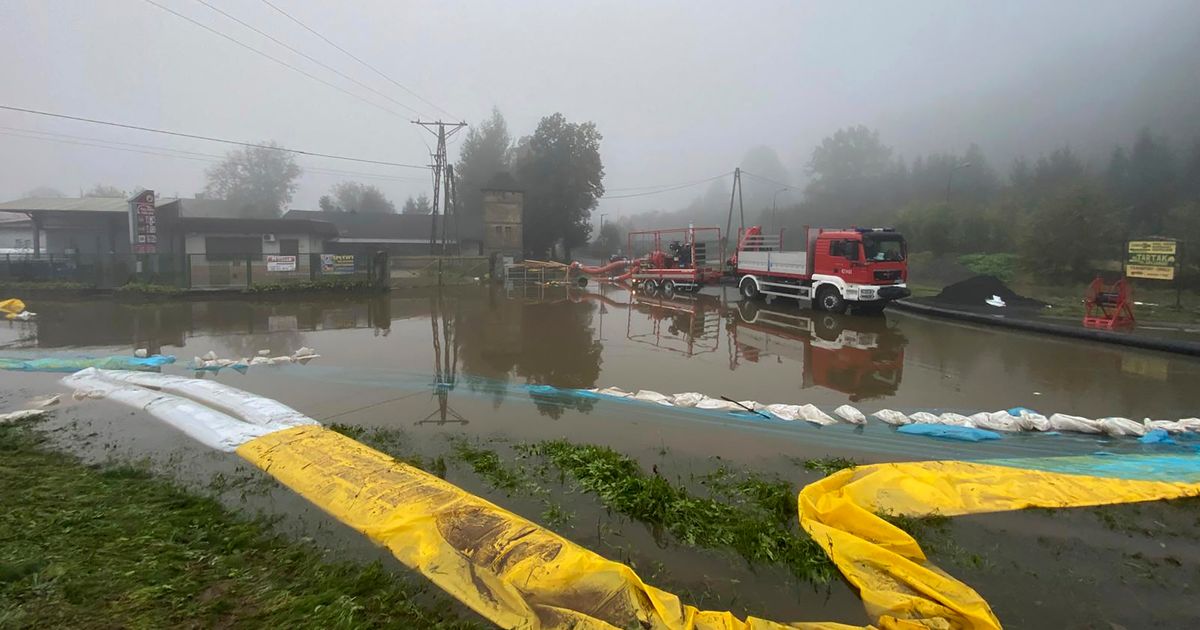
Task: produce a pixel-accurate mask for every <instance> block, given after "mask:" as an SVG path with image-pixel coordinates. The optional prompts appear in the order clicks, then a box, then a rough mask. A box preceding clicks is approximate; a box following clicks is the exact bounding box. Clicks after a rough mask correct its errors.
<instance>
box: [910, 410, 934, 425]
mask: <svg viewBox="0 0 1200 630" xmlns="http://www.w3.org/2000/svg"><path fill="white" fill-rule="evenodd" d="M908 419H909V420H911V421H912V422H915V423H917V424H940V423H941V420H942V419H941V418H939V417H937V416H935V415H933V414H931V413H929V412H928V411H918V412H916V413H913V414H909V416H908Z"/></svg>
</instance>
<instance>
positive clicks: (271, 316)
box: [0, 286, 1200, 627]
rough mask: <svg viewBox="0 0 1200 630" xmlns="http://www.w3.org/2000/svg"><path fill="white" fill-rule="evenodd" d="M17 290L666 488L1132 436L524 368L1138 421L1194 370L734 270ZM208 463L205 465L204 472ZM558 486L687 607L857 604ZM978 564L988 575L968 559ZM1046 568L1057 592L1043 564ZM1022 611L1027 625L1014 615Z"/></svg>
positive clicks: (167, 438)
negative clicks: (773, 407) (617, 397)
mask: <svg viewBox="0 0 1200 630" xmlns="http://www.w3.org/2000/svg"><path fill="white" fill-rule="evenodd" d="M30 310H33V311H35V312H38V313H39V316H38V319H37V320H36V321H35V322H8V323H4V324H0V356H4V357H17V356H24V357H35V356H36V357H44V356H104V355H109V354H123V355H127V354H131V353H132V351H133V350H135V349H138V348H146V349H148V350H149V351H150V352H152V353H153V352H161V353H163V354H173V355H176V356H177V357H178V358H179V363H178V364H177V365H176V366H172V367H170V368H168V370H167V371H170V372H172V373H188V372H187V371H186V370H185V369H184V368H183V367H182V364H185V363H187V362H188V361H189V360H190V359H191V358H192V357H193V356H198V355H202V354H204V353H206V352H208V351H210V350H211V351H213V352H215V353H216V354H217V355H218V356H220V357H227V358H240V357H250V356H254V355H255V353H257V352H258V351H259V350H270V351H271V353H272V354H284V353H291V352H293V351H295V350H296V349H298V348H300V347H301V346H308V347H311V348H315V349H316V350H317V352H319V353H320V354H321V358H320V359H318V360H315V361H313V362H312V363H310V364H308V365H305V366H300V365H288V366H282V367H253V368H251V369H250V370H249V372H248V373H246V374H239V373H237V372H234V371H232V370H225V371H222V372H221V373H220V374H218V375H215V376H212V375H209V376H208V377H209V378H216V379H218V380H220V381H222V382H224V383H227V384H230V385H232V386H235V387H239V388H242V389H245V390H248V391H251V392H254V393H256V394H260V395H263V396H267V397H271V398H275V399H277V400H280V401H281V402H283V403H285V404H287V405H290V406H292V407H294V408H296V409H298V410H300V411H301V412H303V413H305V414H307V415H309V416H311V417H313V418H315V419H318V420H321V421H323V422H338V423H343V424H348V425H360V426H365V427H378V428H388V429H396V430H399V431H402V435H403V439H404V440H405V441H406V442H407V443H408V444H409V445H410V446H411V451H412V452H413V453H416V454H421V455H426V456H431V457H432V456H435V455H440V454H445V453H448V452H449V448H448V446H447V445H448V438H452V437H466V438H467V439H468V440H470V441H471V442H472V443H477V444H480V445H484V446H486V447H488V448H493V449H495V450H497V451H498V452H500V453H501V454H502V455H503V456H505V457H510V456H511V454H512V452H513V451H512V446H513V445H516V444H520V443H528V442H536V441H541V440H547V439H555V438H567V439H569V440H571V441H573V442H577V443H588V444H599V445H604V446H610V447H612V448H614V449H616V450H617V451H619V452H621V453H623V454H625V455H628V456H630V457H633V458H635V459H637V460H638V461H640V462H641V463H642V464H643V466H644V467H645V468H647V469H650V468H651V467H652V466H653V467H654V469H655V470H656V471H660V473H661V474H663V475H664V476H666V477H669V478H673V479H678V480H680V481H681V482H683V483H685V484H687V483H690V481H689V480H693V479H694V477H693V475H697V474H703V473H706V472H711V471H712V470H714V469H715V468H716V467H718V466H722V465H724V466H731V467H735V468H750V469H753V470H754V471H757V472H760V473H765V474H768V475H778V476H780V477H782V478H784V479H786V480H788V481H791V482H792V483H794V484H795V485H797V486H802V485H803V484H805V483H807V482H808V481H811V480H813V479H815V477H814V475H813V473H808V472H806V471H804V470H803V468H802V467H800V466H798V465H797V462H799V461H802V460H803V459H805V458H810V457H823V456H846V457H851V458H853V459H855V460H857V461H860V462H871V461H889V460H897V459H929V458H950V457H953V458H970V459H981V458H991V457H1012V456H1047V455H1059V454H1077V453H1091V452H1094V451H1096V450H1108V451H1120V450H1135V451H1136V450H1137V449H1138V448H1140V445H1137V444H1136V443H1134V442H1132V441H1129V440H1107V439H1102V438H1096V437H1083V436H1067V435H1064V436H1047V435H1013V436H1006V438H1005V439H1004V440H1001V441H999V442H991V443H981V444H966V443H964V444H961V445H960V444H957V443H954V444H947V443H945V442H938V441H932V440H929V439H928V438H922V437H915V436H902V435H899V434H896V433H895V432H894V431H893V430H892V429H891V428H889V427H886V426H882V425H880V424H878V423H874V424H869V425H868V426H866V427H852V426H849V425H837V426H831V427H825V428H820V429H818V428H815V427H812V426H810V425H807V424H805V423H786V422H778V421H767V420H761V419H752V418H746V417H734V416H729V415H722V414H716V413H703V412H695V411H686V410H673V409H668V408H660V407H654V406H650V405H640V404H631V403H622V402H619V401H605V400H601V401H591V400H584V399H578V398H572V397H570V396H548V395H545V394H541V393H537V392H531V391H530V390H529V389H528V388H527V386H528V385H552V386H556V387H560V388H592V387H608V386H616V387H621V388H623V389H627V390H637V389H650V390H655V391H659V392H664V393H676V392H690V391H695V392H702V393H705V394H708V395H711V396H728V397H730V398H733V399H736V400H746V399H753V400H758V401H760V402H763V403H776V402H780V403H795V404H803V403H814V404H816V405H818V406H820V407H822V408H824V409H826V410H827V411H828V410H831V409H833V408H834V407H836V406H838V405H841V404H844V403H850V404H853V405H855V406H857V407H859V408H860V409H861V410H863V411H864V412H867V413H870V412H871V411H875V410H878V409H882V408H892V409H898V410H902V411H906V412H911V411H915V410H947V411H957V412H962V413H973V412H976V411H980V410H987V411H991V410H996V409H1004V408H1009V407H1013V406H1018V405H1020V406H1026V407H1030V408H1033V409H1036V410H1038V411H1041V412H1043V413H1046V414H1047V415H1048V414H1049V413H1052V412H1065V413H1071V414H1076V415H1084V416H1090V417H1101V416H1124V417H1131V418H1135V419H1139V420H1140V419H1141V418H1144V417H1153V418H1162V419H1176V418H1180V417H1190V416H1195V415H1197V409H1198V408H1200V405H1198V404H1197V403H1200V390H1198V389H1197V388H1196V387H1195V386H1194V385H1193V384H1194V383H1197V382H1200V361H1197V360H1195V359H1192V358H1187V357H1182V356H1174V355H1169V354H1165V353H1158V352H1151V351H1143V350H1137V349H1131V348H1123V347H1119V346H1108V345H1101V344H1096V343H1087V342H1083V341H1076V340H1063V339H1057V338H1053V337H1047V336H1043V335H1036V334H1026V333H1019V332H1013V331H1008V330H1002V329H989V328H983V327H978V326H973V325H964V324H959V323H952V322H947V321H942V320H935V319H927V318H922V317H916V316H912V315H907V314H903V313H899V312H888V313H887V314H886V315H885V316H882V317H854V316H836V315H831V314H824V313H814V312H812V311H809V310H806V309H803V308H800V307H799V306H798V305H797V304H796V303H795V302H790V301H784V300H780V301H778V302H777V303H775V304H770V305H768V304H762V303H741V302H739V301H738V300H737V298H736V293H735V292H733V291H732V290H716V289H708V290H706V292H704V293H701V294H697V295H680V296H675V297H672V298H665V297H653V296H646V295H639V294H635V293H631V292H629V291H626V290H624V289H619V288H613V287H605V286H601V287H595V286H593V287H590V288H589V289H588V290H586V291H585V290H579V289H570V290H568V289H566V288H561V287H560V288H534V287H530V288H516V289H503V288H490V289H489V288H479V287H464V288H455V289H447V290H443V291H440V292H439V291H436V290H424V291H405V292H396V293H393V294H392V295H390V296H385V297H337V298H310V297H293V298H286V299H285V298H280V299H272V300H269V301H246V300H241V299H213V300H180V301H169V302H155V303H147V304H116V303H113V302H108V301H80V302H40V301H36V302H33V303H31V304H30ZM58 376H59V375H52V374H32V373H0V383H2V384H0V407H2V408H3V409H8V408H19V406H20V404H21V402H23V401H24V400H25V399H27V398H29V397H31V396H34V395H38V394H44V393H48V392H51V391H60V390H61V386H59V385H57V378H58ZM51 426H52V428H53V430H54V431H55V435H57V436H58V439H59V442H60V443H61V444H63V445H64V446H67V447H70V448H73V449H74V450H76V451H78V452H80V453H81V454H83V455H84V456H85V457H88V458H90V459H94V460H104V459H109V458H118V459H135V460H141V459H145V460H147V461H150V462H152V463H153V464H154V465H156V466H158V467H160V468H163V469H168V470H170V471H171V472H172V473H173V474H175V475H176V476H177V477H179V478H180V479H181V480H182V481H183V482H184V483H188V484H190V485H193V486H197V487H209V488H215V489H216V490H218V491H219V492H221V493H222V496H223V497H224V498H225V499H226V500H227V501H229V502H231V503H233V504H237V505H240V506H242V507H244V509H246V510H248V511H251V512H254V511H263V512H266V513H270V514H275V515H283V516H284V517H285V519H284V521H283V522H282V525H281V526H282V527H284V529H286V530H288V531H293V532H295V533H297V534H299V535H305V536H310V537H312V538H314V539H315V540H317V541H318V543H319V544H322V545H324V546H326V547H328V548H330V549H335V550H337V551H338V552H339V553H350V554H351V555H355V556H359V557H362V558H374V557H379V556H380V554H379V552H377V551H376V550H374V549H372V548H371V546H370V545H369V544H367V543H365V542H363V541H362V540H361V539H359V538H358V537H357V536H356V535H355V534H354V533H353V532H349V531H348V530H345V529H344V528H342V527H341V526H339V525H337V524H336V523H332V522H331V521H329V519H327V518H325V517H324V516H323V515H320V514H318V513H316V512H315V510H313V509H311V508H309V507H307V506H306V504H305V503H304V502H303V501H302V500H300V499H298V498H297V497H295V496H293V495H291V494H290V493H288V492H287V491H286V490H281V489H278V488H269V487H268V488H265V489H263V488H259V489H260V490H262V491H261V492H255V491H249V492H248V491H247V487H248V486H247V485H246V480H247V479H249V478H250V477H252V476H253V475H254V474H256V473H253V472H252V471H247V470H246V469H245V467H244V466H242V465H240V464H239V463H238V462H237V458H236V457H233V456H226V455H223V454H219V453H209V452H204V451H203V449H201V448H199V447H197V446H196V445H194V444H190V443H189V442H188V441H187V440H186V438H183V437H182V436H181V435H179V434H176V433H174V432H173V430H171V429H169V428H167V427H165V426H162V425H160V424H158V423H157V422H156V421H154V420H153V419H152V418H150V417H149V416H146V415H145V414H141V413H140V412H132V411H131V410H129V409H126V408H121V407H118V406H117V405H115V404H112V403H108V402H106V401H87V402H85V403H80V404H69V405H67V406H66V407H65V408H64V409H62V411H60V412H59V413H58V414H57V417H56V418H55V419H54V420H53V421H52V425H51ZM214 477H217V478H219V479H220V480H221V481H222V483H221V484H220V485H213V484H211V481H212V479H213V478H214ZM447 478H448V479H449V480H450V481H452V482H454V483H456V484H460V485H462V486H463V487H465V488H467V489H468V490H471V491H474V492H479V493H481V494H484V495H485V496H488V497H489V498H490V499H491V500H493V501H496V502H497V503H499V504H501V505H503V506H504V507H506V508H508V509H511V510H513V511H516V512H517V513H520V514H522V515H524V516H527V517H529V518H531V519H533V520H538V519H539V517H540V515H541V511H542V503H541V502H540V500H538V499H536V498H533V497H523V496H519V495H518V494H513V493H508V494H505V493H504V492H499V491H496V490H494V489H493V488H491V487H490V486H489V484H488V483H487V482H486V480H485V479H482V478H479V477H477V476H475V475H473V474H472V473H471V471H470V469H469V467H467V466H466V465H463V464H459V465H455V464H454V463H453V462H452V463H451V467H450V470H449V471H448V472H447ZM229 480H240V482H238V483H232V484H231V483H230V481H229ZM206 484H208V485H207V486H206ZM249 487H251V489H252V490H253V488H254V485H253V484H250V486H249ZM559 494H562V495H564V497H563V501H564V502H565V504H566V506H567V508H568V509H569V511H570V513H571V514H572V518H570V519H569V520H568V521H567V522H566V523H564V524H562V525H560V526H556V527H555V529H556V530H557V531H560V532H561V533H563V534H564V535H566V536H568V537H570V538H572V539H573V540H575V541H577V542H579V543H580V544H583V545H585V546H588V547H589V548H592V549H594V550H596V551H598V552H600V553H602V554H604V555H606V556H608V557H612V558H614V559H618V560H621V561H625V562H629V563H631V564H633V565H634V566H635V567H636V568H637V569H638V570H639V572H641V573H642V574H643V575H644V576H645V577H647V580H648V581H650V582H651V583H654V584H656V585H658V586H663V587H667V588H670V589H675V590H678V591H679V592H682V593H684V594H686V597H685V599H688V600H689V601H692V602H693V603H696V604H698V605H702V606H706V607H711V608H716V607H722V608H725V607H727V608H728V609H731V610H734V611H735V612H737V613H738V614H754V615H756V616H761V617H766V618H774V619H780V620H793V619H795V620H823V619H824V620H833V621H843V622H850V623H863V622H865V621H867V619H866V618H865V617H864V614H863V611H862V609H861V605H860V604H859V603H858V601H857V599H856V597H855V595H854V594H853V593H852V592H851V591H850V589H849V588H848V587H846V586H845V585H843V584H840V583H834V584H832V585H830V586H822V587H818V588H814V587H812V586H811V585H808V584H805V583H802V582H799V581H797V580H796V579H795V578H793V577H792V576H791V575H790V573H788V572H787V571H786V570H784V569H782V568H780V567H761V566H751V565H749V564H748V563H746V562H745V561H744V560H742V559H741V558H739V557H737V556H736V555H734V554H732V553H731V552H728V551H721V550H704V549H694V548H691V547H688V546H686V545H682V544H677V543H675V542H673V541H671V540H670V539H669V536H666V537H664V535H663V534H662V533H661V532H656V531H653V530H652V529H651V528H647V527H644V526H642V525H640V524H639V523H637V522H636V521H631V520H630V519H628V518H626V517H624V516H622V515H620V514H615V513H612V512H611V511H609V510H606V509H605V508H604V506H603V505H601V504H600V503H599V502H598V501H596V500H594V499H593V498H591V497H590V496H588V495H582V494H580V493H572V492H568V491H565V490H561V489H560V491H559ZM510 495H511V496H510ZM985 525H987V523H984V524H981V525H979V526H978V527H977V528H976V529H973V530H969V531H968V532H967V533H966V534H964V536H965V537H966V538H970V536H971V532H978V531H983V530H980V529H979V527H984V526H985ZM993 555H997V554H996V553H995V552H993ZM1000 555H1001V557H1002V556H1003V554H1000ZM951 560H952V559H951ZM1118 561H1119V560H1118ZM1022 575H1023V574H1022ZM1051 577H1052V576H1051V575H1045V578H1046V579H1050V578H1051ZM974 578H975V579H977V580H979V581H981V582H982V583H984V584H985V585H989V588H991V587H990V585H991V584H992V583H993V582H989V578H988V577H987V576H986V575H984V576H982V577H980V576H978V575H975V576H974ZM995 579H996V580H998V579H999V578H995ZM1018 579H1028V576H1024V577H1019V578H1018ZM993 581H995V580H993ZM1193 581H1194V580H1193ZM1046 587H1047V588H1053V587H1054V583H1053V581H1049V582H1047V583H1046ZM981 590H985V591H987V592H985V595H986V596H987V597H989V599H992V598H999V599H1000V601H1001V603H1000V604H997V605H998V607H999V608H1000V609H1004V610H1015V609H1017V608H1019V606H1015V605H1014V603H1013V602H1005V601H1004V594H1005V593H1006V592H1009V591H1006V590H1005V589H1003V588H999V589H994V590H988V589H981ZM1146 601H1148V602H1151V603H1153V598H1150V599H1147V600H1146ZM1145 605H1150V604H1145ZM1084 608H1086V607H1084ZM1014 614H1015V613H1014ZM1003 619H1004V617H1003V615H1002V620H1003ZM1106 619H1107V617H1106ZM1021 625H1023V626H1026V625H1028V626H1031V627H1032V626H1038V625H1043V624H1038V623H1036V619H1033V620H1032V621H1031V620H1023V622H1022V624H1021ZM1168 625H1169V624H1168ZM1043 627H1056V626H1053V625H1049V624H1044V625H1043ZM1106 627H1107V626H1106Z"/></svg>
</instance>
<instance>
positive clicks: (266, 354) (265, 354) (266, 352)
mask: <svg viewBox="0 0 1200 630" xmlns="http://www.w3.org/2000/svg"><path fill="white" fill-rule="evenodd" d="M258 356H260V357H269V356H271V351H270V350H259V351H258Z"/></svg>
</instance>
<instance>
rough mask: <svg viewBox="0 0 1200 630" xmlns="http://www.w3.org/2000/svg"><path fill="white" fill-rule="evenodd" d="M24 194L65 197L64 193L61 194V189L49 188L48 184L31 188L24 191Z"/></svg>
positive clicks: (27, 195) (28, 195) (29, 195)
mask: <svg viewBox="0 0 1200 630" xmlns="http://www.w3.org/2000/svg"><path fill="white" fill-rule="evenodd" d="M25 196H26V197H54V198H62V197H66V195H65V194H63V192H62V191H61V190H59V189H57V188H51V187H49V186H38V187H37V188H34V189H33V190H30V191H28V192H26V193H25Z"/></svg>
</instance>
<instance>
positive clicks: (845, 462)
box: [792, 457, 859, 477]
mask: <svg viewBox="0 0 1200 630" xmlns="http://www.w3.org/2000/svg"><path fill="white" fill-rule="evenodd" d="M792 461H793V462H794V463H795V464H797V465H798V466H802V467H803V468H804V470H808V471H812V472H819V473H821V474H822V475H825V476H826V477H828V476H829V475H832V474H833V473H835V472H837V471H839V470H844V469H846V468H855V467H857V466H858V465H859V464H858V462H856V461H854V460H853V459H849V458H846V457H815V458H812V459H793V460H792Z"/></svg>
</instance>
